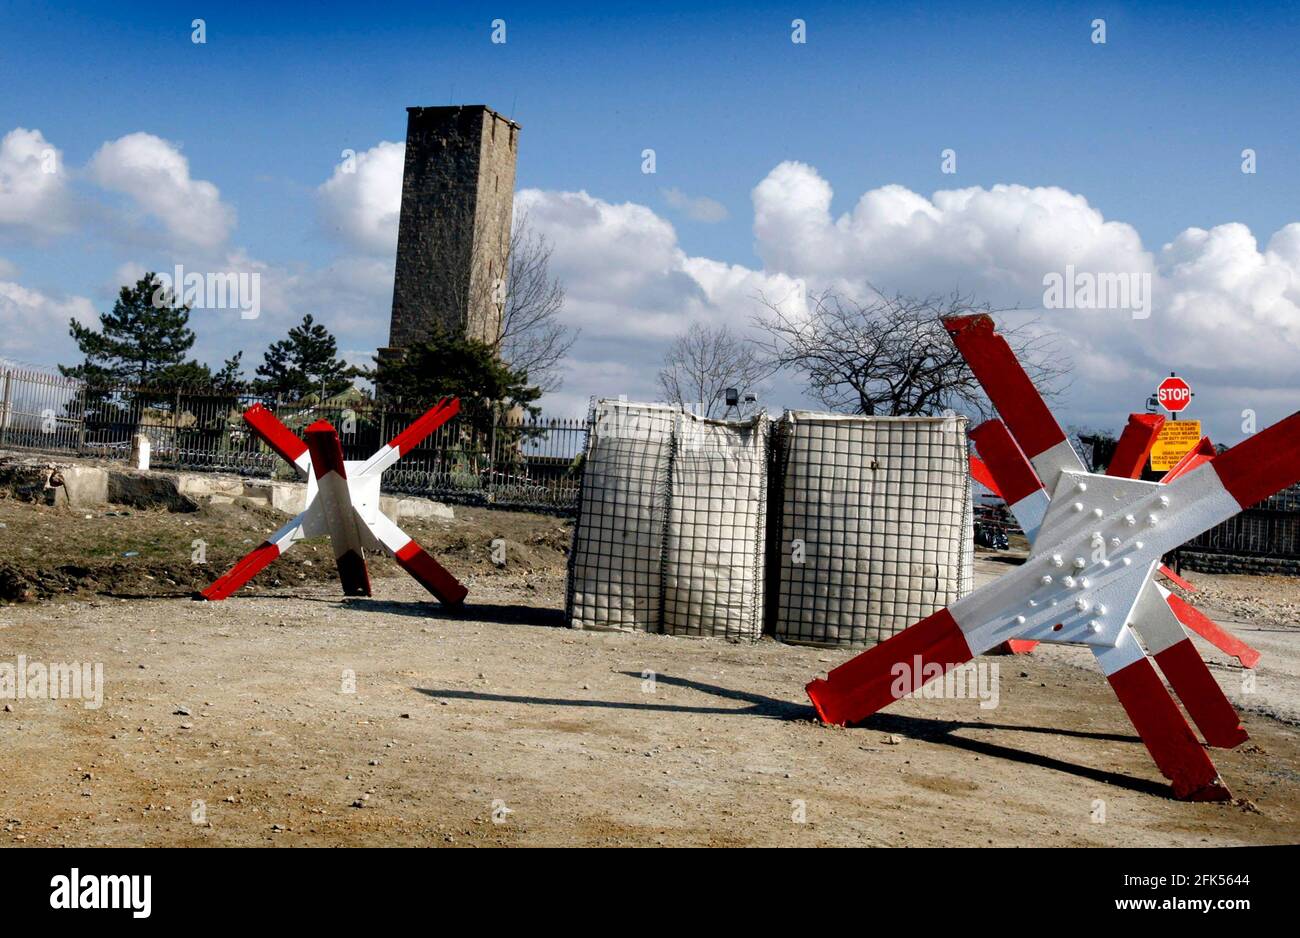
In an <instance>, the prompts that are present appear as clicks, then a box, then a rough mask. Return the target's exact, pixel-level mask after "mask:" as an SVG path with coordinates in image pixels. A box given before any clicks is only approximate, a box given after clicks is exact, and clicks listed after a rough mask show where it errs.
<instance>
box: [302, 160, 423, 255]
mask: <svg viewBox="0 0 1300 938" xmlns="http://www.w3.org/2000/svg"><path fill="white" fill-rule="evenodd" d="M405 158H406V145H405V144H402V143H391V142H389V141H386V140H385V141H381V142H380V143H377V144H376V145H375V146H373V147H372V148H370V149H369V150H365V151H363V152H361V153H358V154H356V156H355V157H353V159H352V160H351V161H349V160H345V161H343V162H341V163H340V164H339V165H338V166H336V167H335V168H334V174H333V175H332V176H330V178H329V179H327V180H326V181H325V182H324V183H322V184H321V185H320V187H319V188H318V189H317V190H316V191H317V194H318V196H319V199H320V207H321V217H322V222H323V223H324V224H325V226H326V228H327V229H329V231H330V232H331V233H332V234H334V235H335V237H337V238H339V240H341V241H342V242H343V243H344V244H347V245H349V246H351V247H353V248H354V249H356V250H358V251H361V252H363V253H367V254H376V255H383V256H386V257H389V258H391V257H393V256H395V254H396V252H397V222H398V217H399V214H400V212H401V208H402V170H403V166H404V162H405Z"/></svg>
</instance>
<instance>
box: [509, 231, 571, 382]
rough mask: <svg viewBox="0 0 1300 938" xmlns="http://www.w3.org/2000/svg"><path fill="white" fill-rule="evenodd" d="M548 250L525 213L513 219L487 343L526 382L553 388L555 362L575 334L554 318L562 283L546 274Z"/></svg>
mask: <svg viewBox="0 0 1300 938" xmlns="http://www.w3.org/2000/svg"><path fill="white" fill-rule="evenodd" d="M551 251H552V247H551V244H550V242H549V241H547V240H546V237H545V236H544V235H542V234H540V233H538V232H537V231H536V230H535V229H533V227H532V226H531V225H530V224H529V223H528V216H527V215H526V214H525V215H520V216H519V217H517V218H516V219H515V222H514V225H513V227H512V228H511V231H510V259H509V263H508V264H507V268H506V269H507V274H506V281H505V283H504V285H502V286H503V287H504V290H503V291H500V292H503V293H504V297H503V301H502V308H501V324H500V327H499V329H498V331H497V336H496V340H495V342H493V343H492V345H493V347H494V348H496V350H497V352H498V354H499V355H500V356H501V360H502V361H504V362H505V363H506V364H507V365H509V366H510V367H511V368H512V369H513V370H515V371H526V372H527V373H528V380H529V383H531V384H533V385H534V386H536V387H539V388H541V389H542V390H543V391H556V390H559V387H560V384H561V382H562V379H561V376H560V361H561V359H563V358H564V356H565V355H566V354H567V353H568V351H569V348H570V347H571V346H572V345H573V343H574V342H575V341H576V340H577V338H578V330H576V329H570V328H569V327H568V326H566V325H565V324H564V323H562V322H561V321H560V310H562V309H563V308H564V287H563V286H562V285H561V284H560V281H559V280H558V279H557V278H555V277H552V276H551ZM498 295H500V293H499V294H498Z"/></svg>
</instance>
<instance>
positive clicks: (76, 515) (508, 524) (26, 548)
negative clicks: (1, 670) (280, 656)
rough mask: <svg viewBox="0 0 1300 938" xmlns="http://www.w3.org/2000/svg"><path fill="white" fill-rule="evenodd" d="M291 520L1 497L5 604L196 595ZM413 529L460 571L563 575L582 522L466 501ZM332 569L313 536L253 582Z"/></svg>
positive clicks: (386, 563) (277, 583)
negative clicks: (452, 513)
mask: <svg viewBox="0 0 1300 938" xmlns="http://www.w3.org/2000/svg"><path fill="white" fill-rule="evenodd" d="M285 520H286V519H285V517H284V516H283V515H281V514H279V513H277V512H274V511H270V510H268V509H263V508H255V507H249V506H246V505H239V504H233V505H205V506H204V507H202V508H201V509H200V510H198V511H194V512H190V513H188V514H177V513H174V512H169V511H166V510H161V509H153V510H147V511H140V510H133V509H128V508H122V507H120V506H114V507H111V508H101V509H97V510H93V511H91V510H84V509H81V510H78V509H67V508H56V507H53V506H50V505H42V504H39V503H35V504H34V503H31V502H19V501H16V500H13V499H6V500H0V602H10V603H17V602H40V601H47V600H51V599H55V598H59V597H68V596H73V595H76V594H78V593H98V594H100V595H107V596H116V597H123V598H148V597H157V598H162V597H175V596H188V595H190V594H192V593H193V592H194V591H196V590H199V589H202V588H203V587H205V586H207V585H208V584H209V583H211V582H212V581H213V580H215V579H216V578H217V577H218V576H220V575H221V573H222V572H224V571H225V570H227V569H229V568H230V567H231V566H232V565H233V564H234V563H235V562H236V561H237V560H239V558H240V557H242V556H243V555H244V554H246V553H248V552H249V551H250V550H252V549H253V548H254V547H255V546H256V545H257V544H259V543H260V542H261V541H262V540H263V539H264V538H265V537H266V535H267V534H269V533H271V532H272V531H275V530H276V529H277V528H279V527H280V526H281V525H283V524H284V522H285ZM404 527H405V529H406V530H407V532H408V533H409V534H410V535H411V536H413V537H414V538H416V539H417V540H418V541H419V542H420V543H421V544H423V545H424V546H425V547H426V548H427V549H428V550H429V551H430V552H432V553H433V554H435V555H436V556H438V557H439V558H440V559H441V560H442V562H443V563H444V564H445V565H446V566H447V567H448V569H450V570H451V571H452V572H453V573H454V574H456V575H457V576H460V577H464V576H467V575H474V576H496V575H514V576H522V577H525V578H527V577H531V576H537V575H559V576H562V575H563V573H564V570H565V564H566V560H567V556H568V550H569V543H570V540H571V538H572V530H573V526H572V522H570V521H568V520H566V519H563V518H556V517H554V516H549V515H534V514H529V513H526V512H511V511H497V510H493V509H485V508H458V509H457V511H456V519H455V520H454V521H450V522H446V521H425V522H408V523H405V524H404ZM367 559H368V561H369V566H370V572H371V575H372V576H375V577H389V576H396V575H398V574H400V573H401V571H400V569H399V568H398V567H397V565H396V564H395V563H394V562H393V561H392V560H390V559H389V558H388V557H386V556H382V555H372V556H370V557H368V558H367ZM402 575H405V574H402ZM335 577H337V572H336V570H335V566H334V559H333V554H332V552H331V550H330V546H329V542H328V541H327V540H324V539H312V540H306V541H302V542H300V543H298V544H297V545H295V546H294V548H293V550H291V551H290V552H289V553H287V554H285V555H284V556H283V557H281V558H280V559H278V560H276V561H275V563H273V564H272V565H271V566H270V567H269V568H267V570H266V571H264V572H263V573H262V574H260V575H259V576H258V577H257V578H256V579H254V581H253V583H252V584H250V586H249V587H248V589H250V590H252V591H256V590H258V589H265V588H268V587H270V588H275V587H285V586H293V585H297V584H308V583H313V582H318V581H328V580H333V579H335Z"/></svg>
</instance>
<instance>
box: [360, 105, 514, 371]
mask: <svg viewBox="0 0 1300 938" xmlns="http://www.w3.org/2000/svg"><path fill="white" fill-rule="evenodd" d="M406 112H407V123H406V165H405V167H404V170H403V175H402V212H401V219H400V221H399V223H398V229H397V270H396V273H395V275H394V277H393V319H392V325H391V327H390V329H389V333H388V345H389V348H387V349H380V355H381V356H386V355H389V356H391V355H394V354H400V353H401V352H400V350H401V349H403V348H406V347H408V346H409V345H411V344H412V343H414V342H418V341H420V340H421V339H424V338H427V337H428V335H429V334H430V332H431V330H432V328H433V326H434V324H440V325H441V326H443V327H444V328H446V329H448V330H450V331H453V332H461V333H464V334H466V335H468V336H470V337H472V338H476V339H480V340H482V341H487V342H493V341H495V340H496V339H497V337H498V330H499V328H500V323H501V301H502V298H503V296H504V293H503V291H502V289H501V284H502V282H503V281H504V278H505V275H506V265H507V262H508V260H509V255H510V224H511V216H512V214H513V209H514V195H515V156H516V154H517V152H518V147H519V125H518V124H516V123H515V122H514V121H511V120H508V119H506V118H504V117H502V116H501V115H500V114H498V113H496V112H495V111H493V110H492V109H491V108H489V107H486V106H485V105H481V104H474V105H457V106H454V107H408V108H407V109H406Z"/></svg>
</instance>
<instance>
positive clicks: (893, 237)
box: [753, 162, 1300, 439]
mask: <svg viewBox="0 0 1300 938" xmlns="http://www.w3.org/2000/svg"><path fill="white" fill-rule="evenodd" d="M831 195H832V191H831V186H830V184H829V183H827V182H826V181H825V180H824V179H822V178H821V177H820V176H819V175H818V173H817V171H816V170H815V169H813V168H812V167H810V166H807V165H805V164H801V163H793V162H787V163H782V164H780V165H778V166H777V167H776V168H775V169H773V170H772V172H771V173H769V174H768V176H767V177H766V178H765V179H763V180H762V181H761V182H760V183H759V184H758V185H757V186H756V187H755V189H754V191H753V201H754V234H755V238H756V250H757V252H758V254H759V256H760V257H761V258H762V259H763V261H764V265H765V268H766V270H767V271H768V273H769V275H770V274H771V273H772V272H773V271H781V272H783V273H786V274H789V275H791V276H794V277H801V278H805V279H806V280H807V281H808V282H809V284H810V286H812V287H813V288H814V289H815V288H816V287H818V286H832V287H836V288H839V289H842V290H847V291H850V292H851V291H854V290H857V289H861V288H863V287H864V286H865V284H867V283H871V284H873V285H874V286H876V287H877V288H880V289H882V290H885V291H886V292H892V291H895V290H898V291H902V292H906V293H913V294H920V295H927V294H932V293H949V292H952V291H953V290H960V291H962V292H964V293H970V294H973V295H974V296H975V297H976V298H977V299H982V300H988V301H989V302H991V303H993V304H994V305H995V306H1020V307H1022V308H1024V309H1025V310H1028V311H1037V313H1038V314H1039V315H1040V317H1041V319H1042V323H1043V327H1044V328H1046V329H1049V330H1051V331H1054V332H1057V333H1058V334H1059V335H1060V336H1061V338H1062V339H1063V340H1064V342H1065V344H1066V346H1067V348H1068V350H1069V351H1070V354H1071V356H1072V358H1073V360H1074V364H1075V369H1074V376H1073V377H1074V391H1073V393H1072V394H1071V396H1070V397H1069V399H1068V402H1067V403H1068V405H1069V407H1068V409H1067V410H1066V413H1065V417H1066V419H1067V420H1071V419H1073V420H1078V421H1080V422H1094V423H1097V424H1100V425H1102V426H1107V425H1108V426H1111V427H1118V426H1120V425H1121V423H1122V420H1123V416H1124V414H1125V413H1127V412H1129V411H1131V410H1140V409H1141V408H1142V405H1143V401H1144V399H1145V396H1146V395H1147V394H1149V393H1150V392H1151V390H1152V388H1153V387H1154V383H1155V381H1157V380H1158V379H1159V377H1160V376H1161V375H1162V374H1164V373H1167V372H1168V371H1169V370H1171V369H1174V370H1178V371H1179V372H1180V373H1183V374H1186V375H1188V377H1189V380H1191V381H1192V382H1193V384H1194V385H1195V386H1196V391H1197V398H1196V402H1195V405H1194V411H1195V412H1196V413H1191V414H1190V415H1191V416H1196V415H1197V413H1199V414H1200V415H1203V416H1206V417H1208V418H1210V420H1211V422H1212V424H1213V426H1214V428H1215V432H1216V433H1217V434H1218V435H1219V436H1221V437H1224V438H1225V439H1231V438H1237V437H1239V436H1240V430H1239V424H1240V419H1239V417H1240V412H1241V410H1243V409H1245V408H1252V409H1257V410H1259V412H1260V421H1261V425H1263V424H1264V423H1265V422H1267V421H1266V420H1265V419H1264V418H1265V413H1264V412H1265V411H1269V413H1268V415H1267V416H1268V420H1275V419H1277V418H1278V417H1281V416H1283V415H1284V414H1285V413H1287V412H1289V411H1290V410H1294V409H1296V407H1297V405H1300V390H1297V391H1296V393H1294V394H1293V395H1292V401H1291V404H1290V406H1289V408H1288V409H1286V410H1276V409H1275V408H1276V400H1275V395H1273V394H1272V393H1271V391H1272V390H1273V389H1277V388H1282V387H1292V388H1295V387H1296V380H1295V375H1296V370H1295V361H1296V359H1297V357H1298V356H1300V224H1291V225H1287V226H1286V227H1285V228H1283V229H1282V230H1280V231H1278V232H1277V233H1276V234H1275V235H1274V236H1273V238H1272V239H1271V240H1270V241H1269V243H1268V246H1267V248H1265V249H1264V250H1260V248H1259V247H1258V245H1257V243H1256V241H1255V238H1254V237H1253V235H1252V234H1251V232H1250V231H1249V229H1247V228H1246V227H1245V226H1244V225H1241V224H1235V223H1230V224H1224V225H1219V226H1217V227H1214V228H1212V229H1209V230H1203V229H1199V228H1188V229H1186V230H1185V231H1183V232H1182V233H1180V234H1179V235H1178V236H1177V237H1176V238H1175V239H1174V240H1173V241H1172V242H1171V243H1170V244H1167V245H1165V246H1163V248H1162V249H1161V250H1159V251H1158V252H1157V251H1152V250H1150V249H1148V248H1147V247H1145V246H1144V245H1143V243H1142V240H1141V238H1140V236H1139V235H1138V233H1137V231H1136V230H1135V229H1134V228H1133V227H1132V226H1130V225H1127V224H1124V223H1122V222H1117V221H1108V220H1107V219H1105V218H1104V217H1103V216H1102V214H1101V212H1099V211H1098V210H1097V209H1096V208H1094V207H1092V206H1091V205H1089V204H1088V202H1087V200H1086V199H1085V198H1084V197H1083V196H1081V195H1078V194H1075V193H1071V192H1067V191H1065V190H1063V189H1059V188H1055V187H1039V188H1029V187H1026V186H1018V185H997V186H993V187H991V188H988V189H983V188H968V189H957V190H948V191H940V192H936V193H934V195H933V196H931V197H930V198H926V197H925V196H922V195H919V194H917V193H915V192H912V191H910V190H908V189H906V188H904V187H902V186H896V185H889V186H883V187H881V188H878V189H873V190H871V191H869V192H867V193H865V194H864V195H863V196H862V197H861V198H859V199H858V200H857V202H856V204H855V205H854V206H853V208H852V209H851V210H850V211H848V212H846V213H844V214H843V215H841V216H839V217H833V216H832V215H831V211H830V206H831ZM1067 265H1073V267H1074V268H1075V269H1076V270H1077V271H1079V272H1092V273H1098V274H1102V273H1119V274H1138V275H1143V274H1145V275H1149V276H1150V278H1151V288H1152V297H1153V308H1152V310H1151V315H1150V318H1148V319H1134V318H1133V317H1132V315H1131V312H1129V311H1126V310H1058V309H1051V310H1044V309H1042V307H1043V302H1044V301H1043V289H1044V288H1043V277H1044V275H1046V274H1048V273H1052V272H1058V273H1059V272H1063V271H1065V269H1066V267H1067ZM1009 318H1012V319H1015V318H1020V317H1017V316H1015V315H1012V316H1010V317H1009Z"/></svg>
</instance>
